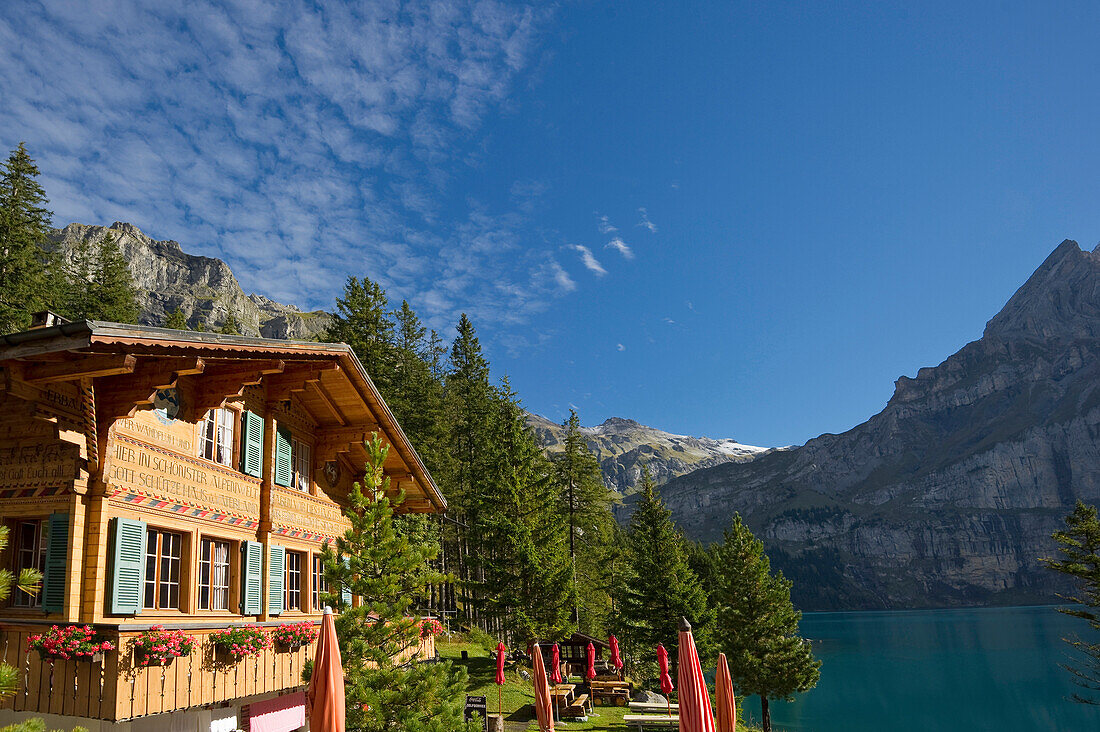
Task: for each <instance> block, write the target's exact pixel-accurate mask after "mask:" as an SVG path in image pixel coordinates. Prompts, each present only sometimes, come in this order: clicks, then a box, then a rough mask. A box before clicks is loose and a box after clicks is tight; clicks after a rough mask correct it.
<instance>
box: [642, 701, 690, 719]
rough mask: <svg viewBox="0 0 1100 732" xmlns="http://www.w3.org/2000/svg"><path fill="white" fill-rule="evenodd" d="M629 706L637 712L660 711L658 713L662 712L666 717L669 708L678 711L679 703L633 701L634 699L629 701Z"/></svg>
mask: <svg viewBox="0 0 1100 732" xmlns="http://www.w3.org/2000/svg"><path fill="white" fill-rule="evenodd" d="M630 708H631V709H633V710H635V711H638V712H652V713H655V714H656V713H660V714H664V715H665V716H666V717H667V716H668V712H669V710H672V711H674V712H679V711H680V705H679V704H675V703H674V704H653V703H651V702H634V701H632V702H630Z"/></svg>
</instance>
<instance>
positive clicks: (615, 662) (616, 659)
mask: <svg viewBox="0 0 1100 732" xmlns="http://www.w3.org/2000/svg"><path fill="white" fill-rule="evenodd" d="M607 645H609V646H611V665H612V666H614V667H615V668H617V669H619V670H620V671H621V670H622V668H623V659H622V657H621V656H619V639H618V638H616V637H615V636H611V637H610V638H608V639H607Z"/></svg>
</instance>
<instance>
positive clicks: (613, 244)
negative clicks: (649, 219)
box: [604, 236, 634, 259]
mask: <svg viewBox="0 0 1100 732" xmlns="http://www.w3.org/2000/svg"><path fill="white" fill-rule="evenodd" d="M604 249H615V250H617V251H618V252H619V254H621V255H623V258H624V259H634V250H633V249H631V248H630V245H629V244H627V243H626V242H625V241H623V240H622V239H621V238H619V237H617V236H616V237H615V238H614V239H612V240H611V241H609V242H608V243H607V244H605V245H604Z"/></svg>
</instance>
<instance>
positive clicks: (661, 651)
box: [657, 643, 672, 717]
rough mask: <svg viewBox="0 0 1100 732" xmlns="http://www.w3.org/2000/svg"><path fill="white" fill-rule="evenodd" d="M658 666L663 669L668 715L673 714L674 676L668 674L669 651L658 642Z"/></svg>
mask: <svg viewBox="0 0 1100 732" xmlns="http://www.w3.org/2000/svg"><path fill="white" fill-rule="evenodd" d="M657 666H658V667H659V668H660V669H661V693H662V694H664V695H665V704H667V705H668V716H670V717H671V716H672V697H671V696H670V694H672V677H671V676H669V675H668V651H666V650H665V647H664V646H663V645H661V644H660V643H658V644H657Z"/></svg>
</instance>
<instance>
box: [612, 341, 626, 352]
mask: <svg viewBox="0 0 1100 732" xmlns="http://www.w3.org/2000/svg"><path fill="white" fill-rule="evenodd" d="M615 350H617V351H620V352H621V351H625V350H626V346H624V345H623V344H622V343H620V344H618V345H617V346H616V347H615Z"/></svg>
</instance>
